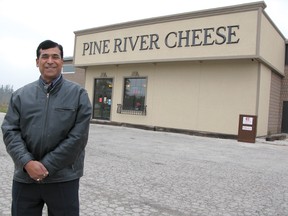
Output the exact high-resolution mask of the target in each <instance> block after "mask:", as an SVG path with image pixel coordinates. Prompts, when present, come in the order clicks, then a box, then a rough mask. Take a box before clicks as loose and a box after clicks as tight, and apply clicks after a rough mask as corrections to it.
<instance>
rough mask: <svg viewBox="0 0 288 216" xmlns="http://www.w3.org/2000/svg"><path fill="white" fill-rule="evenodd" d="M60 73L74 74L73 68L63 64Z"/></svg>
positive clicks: (70, 65)
mask: <svg viewBox="0 0 288 216" xmlns="http://www.w3.org/2000/svg"><path fill="white" fill-rule="evenodd" d="M62 73H75V67H74V66H73V65H72V64H64V65H63V70H62Z"/></svg>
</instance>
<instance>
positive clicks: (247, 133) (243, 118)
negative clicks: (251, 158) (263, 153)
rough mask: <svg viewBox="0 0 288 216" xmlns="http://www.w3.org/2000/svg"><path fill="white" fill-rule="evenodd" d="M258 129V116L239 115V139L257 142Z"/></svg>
mask: <svg viewBox="0 0 288 216" xmlns="http://www.w3.org/2000/svg"><path fill="white" fill-rule="evenodd" d="M256 131H257V116H255V115H244V114H241V115H240V116H239V128H238V141H239V142H249V143H255V141H256Z"/></svg>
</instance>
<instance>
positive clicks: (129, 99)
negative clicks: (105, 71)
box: [123, 78, 147, 111]
mask: <svg viewBox="0 0 288 216" xmlns="http://www.w3.org/2000/svg"><path fill="white" fill-rule="evenodd" d="M124 83H125V85H124V98H123V110H139V111H143V110H144V107H145V97H146V86H147V79H146V78H125V79H124Z"/></svg>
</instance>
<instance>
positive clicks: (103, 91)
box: [93, 78, 113, 120]
mask: <svg viewBox="0 0 288 216" xmlns="http://www.w3.org/2000/svg"><path fill="white" fill-rule="evenodd" d="M112 83H113V79H111V78H101V79H95V82H94V107H93V118H94V119H103V120H110V111H111V104H112V98H111V96H112Z"/></svg>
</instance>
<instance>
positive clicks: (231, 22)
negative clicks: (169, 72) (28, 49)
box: [75, 11, 258, 66]
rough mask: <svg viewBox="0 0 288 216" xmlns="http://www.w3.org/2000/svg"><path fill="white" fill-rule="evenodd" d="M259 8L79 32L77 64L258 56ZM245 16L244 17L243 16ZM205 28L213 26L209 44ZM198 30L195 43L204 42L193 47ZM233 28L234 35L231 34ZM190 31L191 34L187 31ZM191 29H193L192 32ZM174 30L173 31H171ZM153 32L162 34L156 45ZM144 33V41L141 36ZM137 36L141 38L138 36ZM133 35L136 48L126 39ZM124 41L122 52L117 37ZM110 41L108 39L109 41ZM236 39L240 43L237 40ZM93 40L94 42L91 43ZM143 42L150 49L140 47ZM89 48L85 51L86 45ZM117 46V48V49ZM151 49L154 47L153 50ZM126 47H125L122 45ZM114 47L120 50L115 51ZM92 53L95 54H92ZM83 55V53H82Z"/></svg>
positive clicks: (76, 54)
mask: <svg viewBox="0 0 288 216" xmlns="http://www.w3.org/2000/svg"><path fill="white" fill-rule="evenodd" d="M257 14H258V12H257V11H249V12H242V13H233V14H224V15H217V16H211V17H201V18H193V19H187V20H177V21H172V22H165V23H162V22H161V23H156V24H152V25H144V26H137V27H132V28H121V29H119V30H110V31H109V30H108V31H105V32H95V33H90V34H87V35H79V36H77V37H76V47H75V64H76V65H78V66H82V65H86V66H87V65H95V64H97V65H101V64H113V63H117V62H121V64H123V63H135V62H137V63H138V62H161V61H172V60H173V61H175V60H178V61H179V60H181V61H183V60H185V59H186V60H191V59H194V60H195V59H201V60H203V59H221V58H243V57H244V56H248V57H255V56H256V31H257ZM243 17H245V19H243ZM219 27H223V28H220V30H219V32H220V33H221V35H224V36H223V37H226V39H225V41H226V42H225V43H223V44H216V41H217V42H218V43H220V42H223V41H224V39H223V38H222V37H221V36H219V35H217V33H216V31H217V29H218V28H219ZM205 28H213V29H210V30H208V31H207V34H209V37H207V39H206V42H207V44H211V45H204V43H205V33H204V31H205V30H204V29H205ZM192 29H193V30H199V31H196V34H197V37H199V38H197V39H196V40H195V44H200V43H202V45H199V46H196V45H195V46H193V45H192V44H193V42H192V40H193V39H192V37H193V33H192V31H191V30H192ZM229 29H231V32H232V33H231V34H229V31H230V30H229ZM187 30H188V33H187V32H186V31H187ZM189 30H190V31H189ZM179 31H182V37H188V38H189V39H187V43H188V47H186V46H185V45H186V40H184V39H183V40H181V41H182V47H180V46H179V44H180V43H179V38H180V35H179ZM171 32H173V34H169V33H171ZM153 34H154V36H155V35H157V37H159V40H158V41H157V47H158V49H157V48H156V45H155V44H153V43H152V45H150V42H151V40H154V38H155V37H153V36H152V35H153ZM143 35H145V37H144V39H143V41H144V42H145V43H141V38H140V37H139V36H143ZM137 36H138V39H137ZM129 37H131V41H133V43H135V48H134V50H133V49H132V48H131V44H130V41H129V40H128V39H127V40H126V41H125V38H129ZM166 37H168V38H169V39H167V44H168V46H171V45H174V44H175V45H176V47H174V48H168V47H167V45H166V44H165V41H166V40H165V38H166ZM229 37H231V42H232V43H228V40H230V39H228V38H229ZM118 39H119V40H121V41H122V45H123V46H121V47H124V43H125V44H126V46H125V47H127V48H126V50H127V51H126V52H119V49H118V47H117V46H115V44H116V43H117V40H118ZM105 40H106V41H107V47H105V50H106V51H105V53H103V49H104V45H103V41H105ZM108 41H109V42H108ZM95 42H96V43H97V44H98V47H101V48H102V49H100V50H101V51H102V52H100V53H99V51H98V50H97V49H95V47H94V45H92V44H93V43H95ZM236 42H237V43H236ZM91 43H92V44H91ZM141 44H142V45H143V46H144V47H146V48H147V49H145V50H141ZM88 46H89V49H88V50H87V51H84V49H85V48H88ZM115 47H117V48H116V49H115ZM150 48H151V49H150ZM123 49H124V48H123ZM115 50H116V51H117V52H115ZM91 53H92V54H91ZM83 54H84V55H83Z"/></svg>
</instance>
